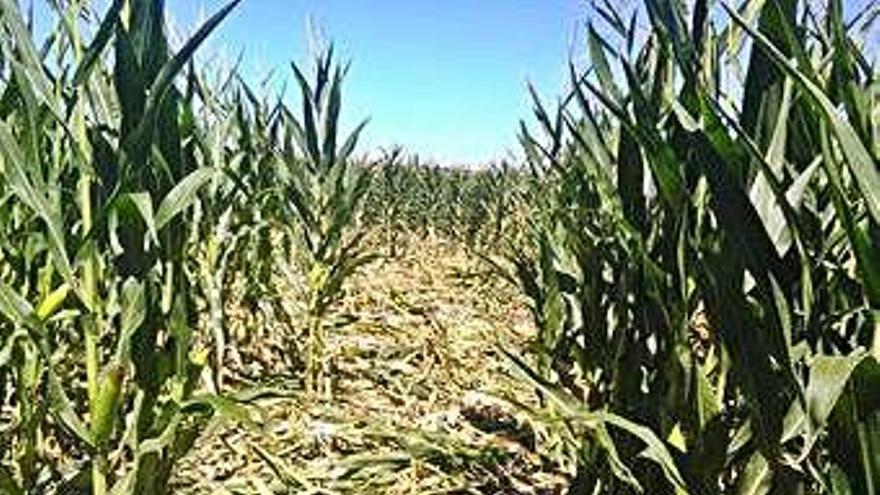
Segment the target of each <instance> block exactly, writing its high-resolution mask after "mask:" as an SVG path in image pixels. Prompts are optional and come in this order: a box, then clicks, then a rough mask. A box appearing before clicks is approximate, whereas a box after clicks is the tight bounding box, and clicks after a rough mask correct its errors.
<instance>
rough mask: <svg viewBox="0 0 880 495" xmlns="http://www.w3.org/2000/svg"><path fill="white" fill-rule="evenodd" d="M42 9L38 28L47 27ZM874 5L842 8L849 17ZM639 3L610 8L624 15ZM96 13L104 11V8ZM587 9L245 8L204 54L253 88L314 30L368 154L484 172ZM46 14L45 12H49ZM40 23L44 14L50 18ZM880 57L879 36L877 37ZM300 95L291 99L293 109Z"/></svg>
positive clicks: (202, 5) (494, 0)
mask: <svg viewBox="0 0 880 495" xmlns="http://www.w3.org/2000/svg"><path fill="white" fill-rule="evenodd" d="M35 1H36V2H37V3H36V5H37V6H38V7H37V17H38V20H39V18H41V17H43V18H45V17H46V16H45V15H44V13H41V12H40V10H46V9H47V8H46V7H45V5H46V4H45V3H44V2H41V1H40V0H35ZM871 1H872V0H845V4H846V7H847V11H848V13H851V12H855V11H856V10H857V9H858V8H859V7H861V6H864V5H867V4H868V2H871ZM633 2H634V0H612V3H616V4H621V5H627V4H632V3H633ZM96 3H97V4H101V3H104V4H106V3H107V1H106V0H97V2H96ZM224 3H225V0H166V7H167V10H168V11H169V16H170V18H171V19H172V23H173V26H172V31H175V32H178V33H186V32H192V31H193V30H194V29H195V27H196V26H197V25H198V24H199V22H200V21H201V20H204V18H205V17H206V16H207V15H209V14H210V13H212V12H214V11H216V10H217V9H218V8H219V7H220V6H221V5H223V4H224ZM587 4H588V2H587V1H586V0H446V1H439V0H381V1H380V0H243V1H242V3H241V4H240V5H239V7H238V8H237V10H236V11H235V12H233V14H232V15H231V16H230V17H229V18H228V19H227V21H226V22H225V23H224V24H223V25H221V26H220V28H219V29H218V30H217V31H216V32H215V34H214V36H213V38H212V39H211V40H210V42H209V43H208V45H207V46H206V47H204V48H203V49H202V51H201V54H200V56H201V58H202V60H211V61H217V60H219V61H221V62H222V61H224V60H225V61H227V62H228V63H229V65H231V63H232V61H234V60H235V59H236V58H237V56H238V54H239V53H241V54H242V55H243V65H242V69H243V72H244V74H245V75H246V77H247V78H248V79H250V80H251V81H252V82H257V81H260V80H261V79H262V78H264V77H265V76H266V75H268V74H269V73H270V71H273V70H274V74H275V75H274V82H275V87H280V86H281V84H282V83H283V82H284V81H290V80H291V71H290V69H289V62H290V61H298V62H308V60H307V57H308V35H307V32H308V30H307V24H308V22H307V20H309V19H310V20H311V21H312V24H313V25H315V26H317V27H319V29H320V30H322V31H324V32H325V33H326V35H327V37H328V38H330V39H332V40H333V41H334V43H335V45H336V46H337V51H338V52H339V53H340V54H341V55H342V57H343V59H345V60H351V62H352V68H351V72H350V74H349V78H348V79H347V80H346V86H345V91H344V98H345V104H344V108H343V120H344V123H345V124H346V127H349V128H350V127H352V126H353V125H354V124H356V123H358V122H360V120H362V119H364V118H367V117H369V118H370V119H371V120H370V124H369V126H368V127H367V129H366V131H365V133H364V135H363V140H362V142H361V143H362V145H361V147H360V149H361V151H367V150H372V149H377V148H380V147H388V146H391V145H395V144H399V145H403V146H404V147H405V148H406V149H407V150H408V151H410V152H418V153H419V154H420V155H422V156H423V157H425V158H431V159H436V160H438V161H440V162H443V163H446V164H469V165H476V164H481V163H486V162H488V161H492V160H495V159H498V158H503V157H506V156H507V155H508V153H510V152H513V153H517V152H518V145H517V140H516V135H517V129H518V121H519V120H520V119H526V121H527V122H529V123H531V122H532V120H533V119H532V117H531V102H530V99H529V97H528V92H527V90H526V82H527V81H529V82H532V83H533V84H534V85H535V86H536V87H537V89H538V91H539V93H540V94H541V95H542V96H544V97H545V99H546V100H549V101H552V100H553V98H554V97H555V96H556V95H558V94H559V93H560V92H561V91H562V90H563V88H564V86H565V80H566V79H567V68H566V67H567V65H566V64H567V61H568V58H569V55H570V54H572V53H574V54H576V55H580V54H582V53H583V49H582V48H580V45H581V44H582V38H581V37H578V36H577V34H578V33H579V32H580V31H581V29H582V26H583V25H584V22H585V20H586V19H585V17H586V6H587ZM40 5H42V6H43V7H42V9H41V8H40ZM41 14H43V15H41ZM871 38H872V39H873V41H874V43H872V44H873V45H874V46H875V47H876V46H877V44H878V43H877V42H876V41H877V40H876V38H877V35H876V33H875V35H873V36H872V37H871ZM292 89H293V88H292V87H290V88H289V89H288V94H289V95H290V99H291V100H292V99H293V94H294V93H293V91H291V90H292Z"/></svg>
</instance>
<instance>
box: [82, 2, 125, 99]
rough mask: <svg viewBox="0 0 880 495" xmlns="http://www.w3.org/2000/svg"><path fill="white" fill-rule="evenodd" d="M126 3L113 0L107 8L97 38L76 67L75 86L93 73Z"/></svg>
mask: <svg viewBox="0 0 880 495" xmlns="http://www.w3.org/2000/svg"><path fill="white" fill-rule="evenodd" d="M124 5H125V0H113V3H112V4H111V5H110V8H109V9H107V13H106V14H105V15H104V19H103V20H102V21H101V25H100V27H98V32H97V33H96V34H95V38H94V39H93V40H92V43H91V44H90V45H89V47H88V48H87V49H86V51H85V53H84V54H83V56H82V60H81V61H80V63H79V66H78V67H77V68H76V73H75V74H74V76H73V85H74V86H79V85H80V84H82V83H83V82H84V81H86V80H87V79H88V78H89V75H91V73H92V69H93V68H94V66H95V64H96V63H97V62H98V60H99V59H100V57H101V54H103V53H104V49H105V48H106V47H107V44H108V43H109V42H110V38H111V37H112V36H113V31H114V29H115V27H116V23H117V22H119V14H120V12H121V11H122V7H123V6H124Z"/></svg>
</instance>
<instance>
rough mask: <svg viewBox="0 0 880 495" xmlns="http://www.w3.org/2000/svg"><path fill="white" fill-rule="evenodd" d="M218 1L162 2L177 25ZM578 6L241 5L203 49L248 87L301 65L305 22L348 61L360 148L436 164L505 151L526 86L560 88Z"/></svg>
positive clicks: (576, 2) (509, 2)
mask: <svg viewBox="0 0 880 495" xmlns="http://www.w3.org/2000/svg"><path fill="white" fill-rule="evenodd" d="M221 3H222V2H219V1H207V0H202V1H198V0H197V1H186V2H181V1H179V0H178V1H168V3H167V5H168V7H169V9H170V11H171V13H172V15H173V16H174V18H175V19H179V22H180V23H181V25H182V26H190V25H194V21H195V20H197V19H198V18H199V17H200V16H201V15H203V14H200V13H199V12H200V11H202V12H211V11H213V10H215V9H216V7H217V6H219V5H220V4H221ZM580 6H581V1H580V0H447V1H431V0H409V1H407V0H382V1H365V0H325V1H314V0H311V1H307V0H244V1H243V2H242V4H241V5H240V6H239V8H238V11H237V12H235V13H234V14H233V16H232V17H230V18H229V20H228V21H227V22H226V24H225V25H223V26H222V27H221V29H220V30H219V31H218V32H217V35H216V36H215V38H214V40H213V44H212V45H211V48H209V50H211V49H215V50H216V49H220V50H222V51H223V52H225V53H226V54H227V57H228V58H229V59H233V58H235V54H237V53H238V51H239V50H244V60H245V62H244V64H245V65H244V69H245V71H246V72H247V73H248V74H249V75H250V76H251V78H252V79H257V78H259V77H262V76H263V75H265V74H266V73H268V71H269V69H271V68H274V69H276V80H278V79H280V78H289V76H290V70H289V68H288V67H289V61H291V60H297V61H304V60H306V59H307V56H308V49H307V45H308V43H307V39H308V36H307V31H308V30H307V24H308V23H307V19H311V20H312V24H313V25H315V26H318V27H320V28H321V29H322V30H324V31H325V32H326V34H327V37H329V38H331V39H332V40H333V41H334V43H335V45H336V46H337V48H338V50H339V52H340V54H341V55H342V56H343V57H344V58H345V59H349V60H351V62H352V67H351V72H350V73H349V78H348V79H347V81H346V86H345V91H344V98H346V105H345V106H344V108H343V111H344V115H343V118H344V119H345V120H346V121H347V123H348V125H349V126H350V125H351V124H353V123H355V122H357V121H360V120H361V119H363V118H366V117H370V119H371V120H370V124H369V126H368V127H367V129H366V131H365V134H364V140H363V142H362V147H361V149H362V150H364V149H367V148H377V147H382V146H391V145H394V144H400V145H403V146H404V147H406V148H407V149H408V150H410V151H414V152H418V153H420V154H421V155H423V156H425V157H427V158H434V159H437V160H440V161H442V162H445V163H468V164H470V163H479V162H485V161H489V160H492V159H495V158H500V157H503V156H505V154H506V153H507V152H508V150H511V151H515V150H516V148H517V145H516V132H517V131H516V130H517V122H518V119H520V118H522V117H527V116H528V115H529V111H530V104H529V100H528V94H527V91H526V81H531V82H533V83H534V84H535V85H536V86H537V87H538V88H539V89H540V91H541V92H542V93H543V94H546V95H548V96H552V95H555V94H556V93H558V92H559V91H560V90H561V88H562V87H563V81H564V79H565V74H566V72H565V67H566V60H567V56H568V52H569V47H570V45H571V42H572V36H573V35H574V33H575V32H576V27H577V19H578V17H579V16H580V15H581V14H582V13H581V9H580Z"/></svg>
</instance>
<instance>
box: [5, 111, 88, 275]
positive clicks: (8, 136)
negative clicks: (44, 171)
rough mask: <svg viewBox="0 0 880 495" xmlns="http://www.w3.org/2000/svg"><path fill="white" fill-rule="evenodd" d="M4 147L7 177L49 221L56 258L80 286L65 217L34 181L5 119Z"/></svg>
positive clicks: (62, 271)
mask: <svg viewBox="0 0 880 495" xmlns="http://www.w3.org/2000/svg"><path fill="white" fill-rule="evenodd" d="M0 149H2V151H0V153H2V156H3V157H4V158H5V159H4V160H3V161H2V162H0V170H2V171H3V174H4V176H5V177H6V180H7V181H8V183H9V185H10V186H11V187H12V190H13V192H15V194H16V196H18V198H19V199H20V200H21V202H22V203H24V204H25V205H26V206H27V207H28V208H30V209H31V210H32V211H33V212H34V213H36V214H37V215H38V216H39V217H40V218H41V219H42V220H43V222H44V223H45V226H46V229H47V231H48V234H49V246H50V248H51V250H52V261H53V262H54V263H55V265H56V266H57V268H58V272H59V273H60V274H61V276H62V277H64V279H65V281H66V282H67V283H69V284H71V286H74V287H76V285H75V284H74V281H73V269H72V268H71V266H70V260H69V259H68V257H67V249H66V247H65V236H64V232H63V230H62V225H61V219H60V218H59V217H58V214H57V212H56V211H55V210H54V209H53V208H51V206H50V203H49V200H48V198H46V196H45V195H43V194H42V193H41V192H39V191H37V190H36V188H35V187H34V185H33V184H32V183H31V180H30V178H29V177H28V173H27V170H28V166H27V164H26V163H25V159H24V155H23V154H22V152H21V149H20V148H19V147H18V144H17V142H16V140H15V138H14V137H13V134H12V130H11V129H10V127H9V125H8V124H7V123H6V122H3V121H0Z"/></svg>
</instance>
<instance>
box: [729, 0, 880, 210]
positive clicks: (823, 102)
mask: <svg viewBox="0 0 880 495" xmlns="http://www.w3.org/2000/svg"><path fill="white" fill-rule="evenodd" d="M722 5H724V8H725V9H727V12H728V14H730V16H731V18H733V20H734V21H736V22H737V23H738V24H739V25H740V26H742V28H743V29H744V30H745V31H746V32H747V33H749V35H750V36H751V37H752V39H754V40H755V43H756V45H757V46H758V48H760V49H761V50H763V51H764V52H765V53H766V54H767V55H768V56H769V57H770V58H771V59H772V60H773V61H774V62H775V63H776V65H777V66H778V67H780V68H781V69H783V70H785V71H786V72H787V73H788V74H789V75H790V76H791V77H792V78H793V79H794V80H795V82H796V83H797V84H798V86H799V87H800V88H802V89H803V90H804V91H805V92H806V93H807V94H808V95H809V96H810V97H811V98H812V99H813V101H815V102H816V104H817V105H818V107H819V108H820V109H821V110H822V114H823V116H824V118H825V120H826V121H827V122H828V123H829V125H830V126H831V129H833V131H834V134H835V135H836V136H837V139H838V140H839V142H840V147H841V150H842V151H843V154H844V156H846V164H847V165H848V166H849V169H850V172H851V173H852V175H853V178H854V179H855V182H856V184H857V185H858V187H859V190H860V192H861V193H862V197H863V198H864V199H865V203H866V205H867V207H868V211H869V212H870V215H871V218H872V219H873V221H874V224H875V225H880V170H878V166H877V163H876V161H875V160H874V159H873V158H872V157H871V153H870V152H869V151H868V150H867V149H866V148H865V146H864V144H862V142H861V141H860V140H859V137H858V134H857V133H856V131H855V129H853V127H852V126H851V125H850V124H849V122H847V121H846V120H844V119H843V118H842V117H841V116H840V114H839V113H838V111H837V109H836V108H835V106H834V104H833V103H832V102H831V101H830V100H829V99H828V97H827V96H826V95H825V93H824V92H823V91H822V90H821V89H820V88H819V87H818V86H817V85H816V83H815V82H814V81H812V80H811V79H810V78H809V77H807V75H805V74H804V73H803V72H802V71H801V70H799V69H798V67H797V66H796V65H795V64H794V63H793V62H791V61H789V60H788V59H787V58H786V57H785V55H783V54H782V52H780V51H779V49H778V48H777V47H775V46H773V44H772V43H771V42H770V41H769V40H768V39H767V38H766V37H765V36H764V35H763V34H761V33H759V32H757V31H755V30H754V29H753V28H752V27H751V26H749V25H748V23H747V22H746V20H745V19H743V18H742V17H740V15H739V14H737V13H736V12H735V11H734V10H733V9H731V8H730V7H729V6H727V4H725V3H722ZM829 165H830V164H829Z"/></svg>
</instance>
